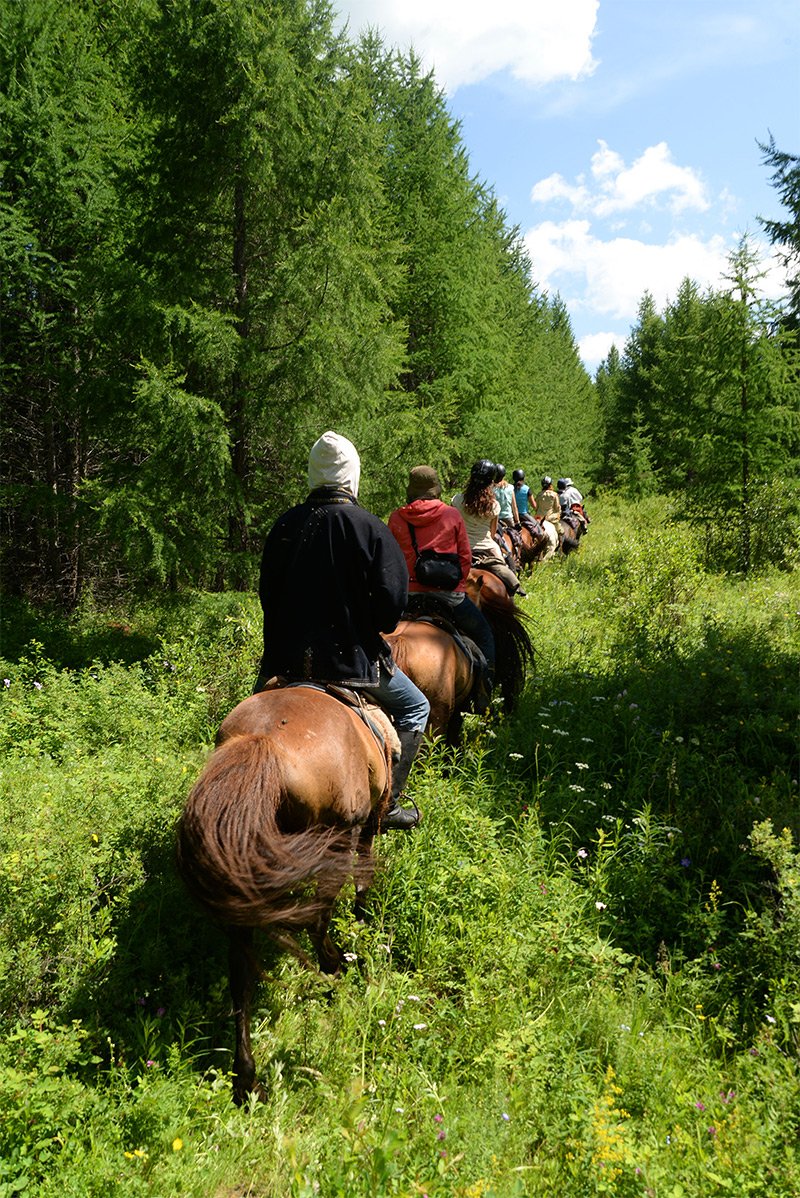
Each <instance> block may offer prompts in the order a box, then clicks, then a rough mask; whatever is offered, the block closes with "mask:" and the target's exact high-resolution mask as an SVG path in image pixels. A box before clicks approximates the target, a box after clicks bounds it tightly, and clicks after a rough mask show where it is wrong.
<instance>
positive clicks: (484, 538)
mask: <svg viewBox="0 0 800 1198" xmlns="http://www.w3.org/2000/svg"><path fill="white" fill-rule="evenodd" d="M495 473H496V467H495V464H494V462H490V461H489V459H488V458H481V459H480V460H479V461H477V462H475V463H474V465H473V467H472V469H471V471H470V475H469V481H468V483H467V485H466V487H465V488H464V490H463V491H459V493H458V494H457V495H454V496H453V507H454V508H457V509H458V511H460V512H461V515H462V516H463V517H464V524H465V525H466V528H467V536H468V537H469V543H470V547H471V549H472V562H473V565H475V566H478V567H479V568H480V569H482V570H490V571H491V572H492V574H496V575H497V577H498V578H500V579H502V581H503V582H504V583H505V586H506V590H507V591H508V592H509V594H511V595H519V596H520V597H521V598H523V599H524V598H525V591H523V589H522V587H521V586H520V582H519V579H518V578H517V576H516V574H515V573H514V571H513V570H512V569H511V568H510V567H509V566H507V565H506V562H505V559H504V557H503V554H502V552H501V550H500V546H499V545H498V544H497V542H496V541H495V539H494V538H495V533H496V532H497V517H498V515H499V513H500V504H499V503H498V502H497V499H496V498H495V493H494V480H495Z"/></svg>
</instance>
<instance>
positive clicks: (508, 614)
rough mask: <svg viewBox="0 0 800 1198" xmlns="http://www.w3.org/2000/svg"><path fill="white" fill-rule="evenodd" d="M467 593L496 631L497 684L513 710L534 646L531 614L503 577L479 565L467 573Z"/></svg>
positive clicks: (532, 658) (532, 655)
mask: <svg viewBox="0 0 800 1198" xmlns="http://www.w3.org/2000/svg"><path fill="white" fill-rule="evenodd" d="M466 585H467V594H468V595H469V597H470V599H471V600H472V602H473V603H475V604H477V606H478V607H479V608H480V609H481V611H482V612H483V614H484V615H485V616H486V619H487V620H488V621H489V624H490V625H491V629H492V632H493V633H494V643H495V653H496V663H495V685H496V686H498V687H499V689H500V693H501V695H502V696H503V702H504V704H505V709H506V711H509V712H511V711H513V710H514V709H515V707H516V705H517V702H518V700H519V697H520V695H521V694H522V690H523V687H524V686H525V677H526V674H527V670H528V666H530V665H532V664H533V660H534V648H533V644H532V642H531V638H530V633H529V631H528V627H529V624H530V617H529V616H527V615H526V614H525V612H523V611H521V609H520V608H518V607H517V605H516V603H515V602H514V600H513V599H512V597H511V596H510V595H509V593H508V591H507V590H506V585H505V583H504V582H503V580H502V579H501V578H498V577H497V575H496V574H493V573H492V572H491V570H485V569H482V568H481V567H476V568H473V569H472V570H470V572H469V574H468V575H467V584H466Z"/></svg>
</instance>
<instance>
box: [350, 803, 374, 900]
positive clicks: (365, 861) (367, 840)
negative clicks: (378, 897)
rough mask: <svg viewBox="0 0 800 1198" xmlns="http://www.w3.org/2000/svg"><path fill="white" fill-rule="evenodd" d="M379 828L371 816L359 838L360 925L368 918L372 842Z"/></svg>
mask: <svg viewBox="0 0 800 1198" xmlns="http://www.w3.org/2000/svg"><path fill="white" fill-rule="evenodd" d="M373 815H374V812H373ZM377 827H378V824H377V820H373V818H372V815H370V818H369V819H368V820H367V822H366V823H365V824H364V827H363V828H362V829H361V832H360V835H359V838H358V846H357V851H358V856H359V869H358V872H357V874H356V902H355V917H356V920H357V921H358V922H359V923H364V921H365V919H366V916H367V895H368V894H369V888H370V886H371V885H372V842H373V841H374V839H375V832H376V830H377Z"/></svg>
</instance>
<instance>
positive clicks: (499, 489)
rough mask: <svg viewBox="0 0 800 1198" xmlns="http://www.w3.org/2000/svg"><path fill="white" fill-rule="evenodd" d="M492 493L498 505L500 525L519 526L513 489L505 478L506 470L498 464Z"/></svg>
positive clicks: (495, 469)
mask: <svg viewBox="0 0 800 1198" xmlns="http://www.w3.org/2000/svg"><path fill="white" fill-rule="evenodd" d="M494 493H495V498H496V499H497V502H498V503H499V504H500V512H499V515H498V520H499V521H500V524H502V525H507V526H508V527H510V528H516V526H517V525H518V524H519V511H518V509H517V499H516V495H515V493H514V488H513V487H512V486H511V484H510V483H509V481H508V479H507V478H506V468H505V466H501V465H500V464H499V463H498V464H497V465H496V466H495V468H494Z"/></svg>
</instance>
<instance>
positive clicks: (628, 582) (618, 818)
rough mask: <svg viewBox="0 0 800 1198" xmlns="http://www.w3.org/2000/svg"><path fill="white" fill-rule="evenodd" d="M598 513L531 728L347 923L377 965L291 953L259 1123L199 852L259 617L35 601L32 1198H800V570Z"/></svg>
mask: <svg viewBox="0 0 800 1198" xmlns="http://www.w3.org/2000/svg"><path fill="white" fill-rule="evenodd" d="M592 515H593V523H592V527H591V530H590V532H589V535H588V536H587V537H586V539H585V540H584V542H583V545H582V548H581V551H580V554H578V555H576V556H574V557H572V558H570V559H566V560H564V561H557V562H554V563H552V564H549V565H546V566H542V567H539V568H537V570H536V571H535V572H534V574H533V575H532V576H531V579H530V582H529V583H528V584H527V589H528V592H529V598H528V600H527V601H526V603H525V606H526V608H527V610H528V611H529V613H530V614H531V615H532V616H533V618H534V626H535V633H534V640H535V643H536V647H537V668H536V674H535V676H534V677H533V678H531V679H530V682H529V685H528V688H527V690H526V693H525V696H524V698H523V701H522V703H521V705H520V708H519V710H518V711H517V712H516V713H515V714H514V716H513V717H512V718H506V717H505V716H504V715H503V713H502V711H500V710H498V711H497V712H496V713H495V718H494V719H492V720H491V721H488V722H484V721H480V720H479V719H477V718H475V717H470V718H469V719H468V720H467V727H466V731H465V737H464V742H463V745H462V747H461V749H460V751H459V752H458V753H456V754H453V753H450V752H448V751H447V750H445V748H444V747H443V746H441V745H436V746H433V747H432V748H431V750H430V751H429V753H428V754H427V757H426V760H425V762H424V764H421V765H420V766H419V767H417V768H416V770H415V773H414V774H413V775H412V785H413V789H414V794H415V797H416V799H417V801H418V802H419V804H420V806H421V808H422V809H423V811H424V816H425V818H424V822H423V824H422V826H421V827H420V829H419V830H418V831H417V832H416V833H414V834H413V835H412V836H410V837H402V836H387V837H384V838H382V839H381V841H380V846H379V847H380V855H381V871H380V874H379V877H378V880H377V882H376V885H375V887H374V891H373V895H372V903H371V912H370V918H369V920H368V922H367V923H366V924H365V925H363V926H362V925H358V924H356V923H355V922H354V920H353V919H352V916H351V907H350V904H349V903H348V902H347V901H346V900H343V901H342V903H341V904H340V905H339V907H338V909H337V914H336V932H337V936H338V937H339V939H340V941H341V943H342V944H343V946H344V947H345V949H346V950H347V951H348V952H350V953H352V954H354V956H355V957H356V958H357V960H356V963H354V964H353V965H352V967H351V968H350V970H349V971H348V973H347V974H346V975H345V976H343V977H342V978H340V979H338V980H336V981H335V982H334V983H333V984H332V985H331V984H330V983H328V982H322V981H321V980H320V979H319V978H318V977H317V976H316V975H315V974H313V973H311V972H309V971H308V970H304V969H303V968H302V967H301V966H300V965H299V964H298V963H297V962H295V961H294V960H292V959H290V958H286V957H284V956H281V955H279V954H277V953H275V952H272V951H271V950H270V949H269V948H268V947H266V948H265V979H264V982H263V985H262V987H261V989H260V991H259V998H258V1009H257V1011H256V1016H255V1019H254V1031H255V1044H256V1053H257V1059H258V1066H259V1071H260V1074H261V1076H262V1078H263V1079H264V1081H265V1083H266V1087H267V1091H268V1095H269V1098H268V1101H267V1102H265V1103H262V1104H255V1105H254V1106H253V1107H252V1109H246V1110H237V1109H236V1108H235V1107H234V1106H233V1105H232V1103H231V1099H230V1081H229V1077H228V1070H229V1068H230V1063H231V1048H232V1026H231V1021H230V1017H229V1000H228V996H227V990H226V959H225V944H224V939H223V937H222V935H221V934H220V932H219V931H217V930H216V929H214V928H213V927H212V926H210V925H209V924H208V923H207V922H205V921H204V919H203V918H202V916H200V915H199V914H198V913H197V912H196V910H195V909H194V908H193V907H192V905H191V904H190V902H189V901H188V900H187V898H186V896H185V895H184V893H183V891H182V889H181V887H180V884H179V882H178V880H177V878H176V876H175V872H174V867H173V856H172V853H173V849H172V845H173V834H174V825H175V820H176V818H177V815H178V813H179V811H180V808H181V804H182V802H183V799H184V797H185V795H186V792H187V790H188V787H189V785H190V784H191V781H192V779H193V778H194V777H195V776H196V774H197V772H198V770H199V769H200V767H201V765H202V762H203V760H204V758H205V755H206V753H207V752H208V750H209V747H210V744H211V741H212V738H213V734H214V729H215V727H216V725H217V723H218V722H219V720H220V718H221V717H222V715H224V713H225V711H226V710H228V709H229V708H230V707H231V706H232V705H233V704H234V703H235V702H236V701H238V699H239V698H241V697H243V696H244V695H245V694H247V693H248V692H249V690H250V686H251V682H252V677H253V675H254V667H255V664H256V662H257V657H258V640H259V626H260V618H259V612H258V607H257V602H256V600H255V599H254V597H253V596H206V595H192V596H186V597H183V598H175V599H170V600H169V602H166V601H165V602H164V603H160V602H153V603H150V604H147V605H138V606H137V605H133V604H131V605H130V606H129V607H128V609H127V610H125V611H116V612H114V613H109V612H104V611H98V610H93V609H90V608H88V607H87V608H86V609H85V610H83V611H82V612H81V613H80V614H79V616H78V617H77V618H76V619H75V620H73V621H71V622H70V623H69V624H66V623H64V622H63V621H61V620H59V619H58V618H57V617H56V616H54V615H49V616H47V617H41V616H37V615H35V614H34V613H31V612H29V611H26V610H25V609H22V608H14V607H12V606H11V605H9V604H7V605H6V607H5V613H4V614H5V617H6V619H7V620H8V622H9V623H8V627H7V629H6V632H5V633H4V642H3V643H4V652H5V661H3V662H2V663H1V667H0V746H1V747H2V750H3V765H2V768H1V769H0V1019H1V1020H2V1040H0V1198H6V1196H9V1198H10V1196H11V1195H16V1194H30V1195H33V1194H35V1195H37V1198H38V1196H39V1195H41V1196H42V1198H51V1196H55V1195H56V1194H58V1195H59V1198H62V1196H63V1195H70V1196H71V1195H75V1196H76V1198H77V1196H78V1195H80V1198H85V1196H93V1195H97V1196H98V1198H99V1196H100V1195H102V1196H103V1198H108V1196H113V1195H126V1196H127V1195H139V1194H142V1195H151V1196H153V1198H156V1196H157V1198H163V1196H166V1195H173V1194H174V1195H178V1194H180V1195H192V1196H194V1195H196V1196H197V1198H201V1196H202V1198H234V1195H236V1196H237V1198H242V1196H244V1195H250V1196H252V1198H267V1196H269V1198H272V1196H275V1198H278V1196H280V1198H285V1196H287V1195H291V1196H294V1198H300V1196H306V1195H309V1196H310V1195H314V1194H321V1195H323V1196H324V1198H329V1196H330V1198H336V1196H339V1195H342V1196H347V1198H350V1196H352V1198H362V1196H367V1195H400V1196H403V1198H405V1196H408V1198H411V1196H416V1195H421V1194H428V1195H429V1196H430V1198H434V1196H435V1198H444V1196H453V1195H455V1196H458V1198H511V1196H516V1195H526V1196H527V1195H530V1196H531V1198H538V1196H542V1198H545V1196H547V1198H549V1196H551V1195H565V1196H568V1198H571V1196H573V1195H574V1196H579V1195H594V1194H601V1193H609V1194H619V1195H636V1196H642V1198H652V1196H653V1195H655V1196H658V1198H680V1196H685V1198H690V1196H691V1198H695V1196H696V1198H706V1196H707V1195H716V1194H720V1195H721V1194H732V1195H764V1196H765V1198H766V1195H770V1196H771V1198H772V1196H774V1195H777V1196H779V1198H790V1196H793V1198H797V1196H798V1195H800V1152H799V1151H798V1133H799V1132H800V1084H798V1030H799V1029H800V862H798V856H797V851H796V844H797V837H798V833H799V832H800V829H798V796H797V778H798V764H797V743H798V742H797V727H796V718H797V706H798V704H797V699H798V676H797V649H798V643H797V634H796V624H795V623H794V620H795V619H796V612H797V610H798V608H799V607H800V585H799V579H798V576H797V575H796V574H790V573H786V572H777V571H776V572H775V573H774V574H768V575H761V576H757V577H754V578H752V579H749V580H742V579H740V578H736V577H729V578H725V577H719V576H712V575H709V574H707V573H705V572H704V571H703V569H702V568H701V566H700V564H699V562H700V556H699V548H698V547H696V546H695V545H694V544H693V543H692V541H691V539H690V538H688V537H687V534H686V531H685V529H682V528H681V527H679V526H676V525H672V524H670V523H669V521H668V520H665V519H664V515H665V513H664V511H663V506H662V505H659V504H656V503H655V502H653V504H652V506H651V507H650V508H645V507H643V508H641V509H639V512H638V515H637V522H636V526H635V528H634V527H632V526H631V525H630V524H629V523H628V522H626V520H625V519H624V518H623V513H622V512H620V511H618V510H617V509H616V508H615V507H614V505H613V503H612V502H611V501H610V500H609V501H607V502H606V503H605V504H599V503H598V504H596V505H595V508H594V509H593V511H592ZM5 679H8V685H5ZM784 829H785V831H784Z"/></svg>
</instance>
